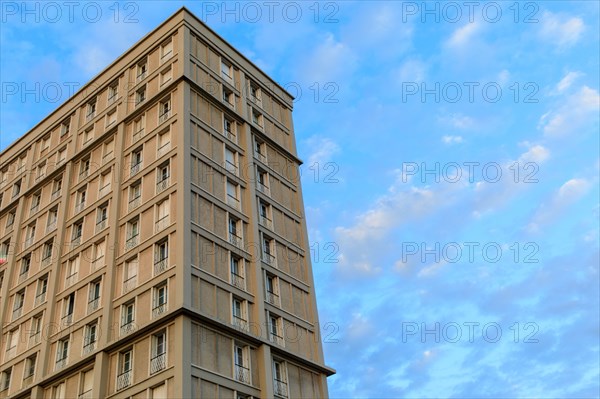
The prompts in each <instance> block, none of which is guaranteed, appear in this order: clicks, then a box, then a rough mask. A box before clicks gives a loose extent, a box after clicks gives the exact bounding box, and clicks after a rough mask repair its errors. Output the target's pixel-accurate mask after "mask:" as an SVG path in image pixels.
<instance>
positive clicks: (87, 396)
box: [77, 389, 93, 399]
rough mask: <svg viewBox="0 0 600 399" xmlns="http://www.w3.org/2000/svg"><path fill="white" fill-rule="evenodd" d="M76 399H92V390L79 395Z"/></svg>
mask: <svg viewBox="0 0 600 399" xmlns="http://www.w3.org/2000/svg"><path fill="white" fill-rule="evenodd" d="M77 399H93V396H92V390H91V389H90V390H89V391H85V392H82V393H80V394H79V396H78V397H77Z"/></svg>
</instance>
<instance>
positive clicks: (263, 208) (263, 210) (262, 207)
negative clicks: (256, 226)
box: [258, 201, 273, 230]
mask: <svg viewBox="0 0 600 399" xmlns="http://www.w3.org/2000/svg"><path fill="white" fill-rule="evenodd" d="M270 214H271V212H270V206H269V205H268V204H267V203H266V202H263V201H260V203H259V205H258V215H259V221H260V224H261V225H263V226H264V227H266V228H269V229H271V230H272V229H273V223H272V222H271V218H270Z"/></svg>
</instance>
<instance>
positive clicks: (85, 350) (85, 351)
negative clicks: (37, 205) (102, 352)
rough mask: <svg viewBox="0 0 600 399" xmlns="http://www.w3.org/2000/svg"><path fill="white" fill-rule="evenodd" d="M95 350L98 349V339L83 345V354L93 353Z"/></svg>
mask: <svg viewBox="0 0 600 399" xmlns="http://www.w3.org/2000/svg"><path fill="white" fill-rule="evenodd" d="M94 350H96V341H92V342H86V343H85V345H83V355H87V354H88V353H92V352H93V351H94Z"/></svg>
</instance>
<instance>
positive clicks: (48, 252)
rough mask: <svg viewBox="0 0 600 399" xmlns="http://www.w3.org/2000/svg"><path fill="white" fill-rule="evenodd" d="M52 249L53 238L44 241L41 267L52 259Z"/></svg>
mask: <svg viewBox="0 0 600 399" xmlns="http://www.w3.org/2000/svg"><path fill="white" fill-rule="evenodd" d="M53 250H54V239H50V240H48V241H47V242H45V243H44V247H43V248H42V267H43V266H46V265H48V264H49V263H50V262H51V261H52V251H53Z"/></svg>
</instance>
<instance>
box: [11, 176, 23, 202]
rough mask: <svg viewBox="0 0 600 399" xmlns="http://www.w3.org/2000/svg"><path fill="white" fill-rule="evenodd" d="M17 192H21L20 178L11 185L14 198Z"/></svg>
mask: <svg viewBox="0 0 600 399" xmlns="http://www.w3.org/2000/svg"><path fill="white" fill-rule="evenodd" d="M19 194H21V180H19V181H17V182H16V183H15V184H14V185H13V190H12V198H13V199H14V198H16V197H17V196H18V195H19Z"/></svg>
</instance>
